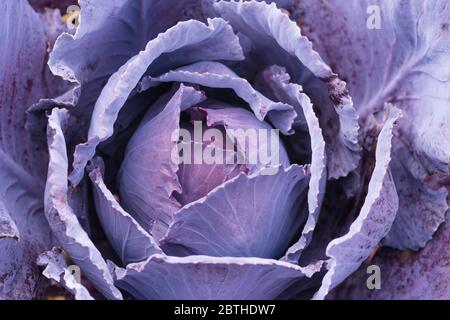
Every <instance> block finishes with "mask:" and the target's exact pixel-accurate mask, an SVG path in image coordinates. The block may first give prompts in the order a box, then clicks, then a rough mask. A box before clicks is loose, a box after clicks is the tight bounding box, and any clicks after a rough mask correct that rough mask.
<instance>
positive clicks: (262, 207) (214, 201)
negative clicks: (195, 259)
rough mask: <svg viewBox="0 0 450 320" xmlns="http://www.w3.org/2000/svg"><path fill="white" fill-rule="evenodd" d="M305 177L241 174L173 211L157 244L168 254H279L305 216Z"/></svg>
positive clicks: (299, 172)
mask: <svg viewBox="0 0 450 320" xmlns="http://www.w3.org/2000/svg"><path fill="white" fill-rule="evenodd" d="M308 182H309V177H308V176H307V174H306V173H305V171H304V169H303V168H302V167H299V166H297V165H293V166H291V167H289V168H287V169H280V170H278V173H277V174H276V175H251V176H247V175H245V174H243V173H241V174H239V175H238V176H237V177H235V178H233V179H231V180H229V181H227V182H225V183H224V184H222V185H220V186H219V187H217V188H216V189H214V190H212V191H211V192H210V193H209V194H208V195H207V196H205V197H204V198H202V199H199V200H198V201H195V202H193V203H191V204H188V205H186V206H185V207H183V208H182V209H181V210H180V211H178V212H177V213H175V215H174V218H173V221H172V223H171V225H170V227H169V229H168V231H167V234H166V235H165V236H164V238H163V239H161V242H160V243H161V246H162V247H163V249H164V251H165V252H168V253H169V254H171V255H183V256H184V255H209V256H218V257H223V256H233V257H260V258H279V257H281V256H282V255H283V254H284V252H285V251H286V249H287V247H288V245H289V243H290V241H292V239H294V237H295V235H296V234H297V232H298V230H299V228H300V226H301V224H302V223H303V222H304V221H305V220H306V206H307V204H306V201H307V200H306V192H305V191H306V189H307V187H308Z"/></svg>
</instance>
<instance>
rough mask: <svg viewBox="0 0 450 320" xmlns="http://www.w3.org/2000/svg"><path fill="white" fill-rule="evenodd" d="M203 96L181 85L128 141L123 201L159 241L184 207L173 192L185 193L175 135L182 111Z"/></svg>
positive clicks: (121, 188)
mask: <svg viewBox="0 0 450 320" xmlns="http://www.w3.org/2000/svg"><path fill="white" fill-rule="evenodd" d="M203 99H204V95H203V93H201V92H199V91H196V90H195V89H193V88H192V87H186V86H184V85H181V87H180V89H178V90H177V92H176V93H175V94H174V95H173V96H172V97H170V100H169V101H168V102H167V98H166V97H165V96H163V97H162V98H161V99H160V101H158V102H156V105H154V106H152V108H150V110H149V112H148V113H147V115H146V116H145V117H144V119H143V121H142V122H141V125H140V126H139V128H138V130H137V131H136V132H135V133H134V135H133V137H132V138H131V140H130V141H129V143H128V147H127V150H126V152H125V159H124V160H123V162H122V166H121V168H120V171H119V175H118V181H119V191H120V197H121V200H122V204H123V206H124V208H125V209H126V210H128V211H129V212H130V214H132V215H133V217H134V218H135V219H136V220H137V221H138V222H139V223H140V224H141V225H142V226H143V227H144V229H145V230H146V231H147V232H150V233H151V234H152V235H153V236H154V237H155V238H156V240H159V238H160V237H162V236H163V235H164V233H165V231H166V229H167V227H168V226H169V224H170V221H171V219H172V216H173V214H174V212H175V211H176V210H178V209H179V208H180V204H179V203H178V202H177V201H176V199H174V197H173V195H172V193H173V192H174V191H177V192H181V186H180V184H179V181H178V177H177V174H176V173H177V170H178V165H177V164H176V163H174V162H173V161H172V149H173V148H174V145H175V144H176V141H172V140H171V137H172V134H173V133H174V132H175V131H176V130H177V129H179V127H180V126H179V122H180V112H181V111H182V110H184V109H186V108H189V107H190V106H191V105H194V104H197V103H198V102H200V101H202V100H203ZM160 109H162V111H161V110H160ZM159 111H160V113H157V112H159ZM155 113H157V114H156V115H155Z"/></svg>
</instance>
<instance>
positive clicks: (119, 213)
mask: <svg viewBox="0 0 450 320" xmlns="http://www.w3.org/2000/svg"><path fill="white" fill-rule="evenodd" d="M88 170H89V171H90V172H89V177H90V178H91V181H92V187H93V189H94V203H95V207H96V209H97V215H98V217H99V219H100V222H101V224H102V227H103V230H104V232H105V233H106V236H107V238H108V240H109V242H110V243H111V245H112V246H113V248H114V250H115V251H116V253H117V255H118V256H119V257H120V259H121V260H122V262H123V264H124V265H127V264H128V263H132V262H140V261H143V260H146V259H147V258H148V257H150V256H151V255H152V254H156V253H162V251H161V250H160V249H159V247H158V245H157V244H156V242H155V240H153V238H152V236H150V235H149V234H148V233H147V232H146V231H145V230H144V229H143V228H142V227H141V226H140V225H139V224H138V223H137V222H136V221H135V220H134V219H133V218H132V217H131V216H130V215H129V214H128V213H127V212H126V211H125V210H123V209H122V207H121V206H120V204H119V203H118V201H117V200H116V198H115V197H114V195H113V194H112V193H111V191H109V190H108V187H107V186H106V185H105V183H104V182H103V177H102V171H103V162H102V160H101V159H100V158H95V159H94V160H92V164H91V165H90V167H88Z"/></svg>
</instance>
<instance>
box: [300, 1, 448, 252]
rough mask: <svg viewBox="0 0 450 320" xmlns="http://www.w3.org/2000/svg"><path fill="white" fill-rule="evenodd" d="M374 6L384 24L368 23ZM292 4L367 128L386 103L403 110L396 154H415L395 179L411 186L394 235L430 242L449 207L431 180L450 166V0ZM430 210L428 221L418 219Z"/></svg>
mask: <svg viewBox="0 0 450 320" xmlns="http://www.w3.org/2000/svg"><path fill="white" fill-rule="evenodd" d="M370 5H376V6H378V8H379V9H380V13H381V25H380V26H381V29H380V30H377V29H368V28H367V26H366V21H367V19H368V17H369V15H368V14H367V9H368V7H369V6H370ZM291 9H292V10H291V11H292V12H293V18H295V19H297V20H298V21H297V22H298V23H299V24H300V25H301V26H302V29H303V31H304V32H305V34H306V35H307V36H308V37H309V39H311V40H312V41H313V43H314V46H315V48H316V49H317V50H318V51H319V53H320V54H321V56H322V57H323V58H324V60H325V61H327V62H328V63H329V64H330V65H332V66H333V69H334V70H336V71H337V72H338V73H339V74H340V75H341V76H342V77H343V78H344V79H346V80H347V82H348V85H349V90H350V93H351V94H352V96H353V97H354V99H355V105H356V106H357V108H358V112H359V113H360V115H361V120H362V122H364V123H365V124H366V126H365V127H366V129H367V131H369V132H370V128H371V126H370V123H371V119H372V114H376V113H377V112H379V111H380V110H381V109H382V107H383V104H384V103H385V102H387V101H390V102H394V103H395V104H396V105H397V106H398V107H399V108H400V109H401V110H402V111H403V113H404V117H403V119H402V120H401V121H400V123H399V126H398V128H397V129H396V136H397V137H398V139H396V141H394V147H395V148H394V156H393V158H395V159H406V158H407V157H409V156H408V155H411V156H412V159H411V160H407V161H405V160H400V163H401V164H400V163H399V162H395V163H393V166H395V167H396V168H398V169H399V170H393V171H392V172H393V175H394V179H395V181H396V183H400V181H402V183H403V185H401V186H398V188H399V198H400V199H399V200H400V208H399V210H400V214H399V215H398V219H399V220H398V221H397V222H395V223H394V229H393V231H392V233H391V235H390V238H392V237H395V238H397V240H396V241H395V242H396V244H393V243H391V244H393V245H394V246H396V247H402V248H405V247H407V248H411V249H417V248H420V247H422V246H423V245H424V244H425V242H426V241H427V240H428V239H430V237H431V236H432V234H433V232H434V231H435V230H436V228H437V226H438V225H439V224H440V223H441V222H442V217H443V216H444V214H445V211H446V209H445V205H443V198H444V196H443V193H444V192H445V191H444V189H441V190H440V191H438V192H433V191H430V190H428V189H429V188H428V186H427V183H426V181H427V180H429V179H430V178H432V177H433V176H434V175H435V174H436V172H438V173H439V174H441V175H444V176H448V172H449V167H448V164H449V159H450V139H448V137H449V136H450V108H449V107H448V106H449V101H450V97H449V94H448V92H449V90H448V88H449V82H450V54H449V52H450V31H449V21H450V8H449V3H448V1H445V0H433V1H401V0H395V1H369V0H365V1H359V0H352V1H348V3H346V5H342V2H340V1H337V0H333V1H327V2H322V1H299V2H297V5H296V6H294V7H292V8H291ZM337 17H340V18H337ZM397 144H398V145H399V146H398V147H397ZM400 165H401V167H399V166H400ZM411 199H412V200H411ZM418 202H420V203H421V204H420V205H412V204H413V203H418ZM429 208H433V209H432V210H431V213H430V214H429V216H430V218H429V220H428V221H424V218H418V217H420V216H422V217H424V216H425V214H422V211H423V210H424V209H425V210H429ZM406 232H408V234H406ZM393 233H396V234H395V235H394V234H393Z"/></svg>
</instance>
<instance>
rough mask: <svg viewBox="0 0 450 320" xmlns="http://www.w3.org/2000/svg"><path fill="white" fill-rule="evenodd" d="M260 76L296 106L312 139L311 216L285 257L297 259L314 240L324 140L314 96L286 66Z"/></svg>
mask: <svg viewBox="0 0 450 320" xmlns="http://www.w3.org/2000/svg"><path fill="white" fill-rule="evenodd" d="M260 80H261V81H262V82H263V83H264V86H266V87H269V88H270V90H271V92H272V94H273V95H274V96H275V97H276V98H277V99H278V100H280V101H284V102H286V103H289V104H290V105H292V106H294V108H295V110H296V111H297V114H299V117H298V119H296V122H297V123H298V122H300V121H304V122H305V124H306V127H307V130H308V132H309V138H310V140H311V143H310V145H311V153H312V155H311V166H310V171H311V179H310V181H309V190H308V210H309V216H308V220H307V222H306V224H305V226H304V227H303V231H302V236H301V237H300V239H299V240H298V241H297V242H296V243H295V244H294V245H293V246H292V247H291V248H289V250H288V252H287V253H286V257H285V259H287V260H288V261H292V262H297V261H298V259H299V256H300V254H301V252H302V250H303V249H304V248H305V247H306V246H307V245H308V244H309V242H310V241H311V238H312V233H313V231H314V229H315V226H316V224H317V219H318V216H319V212H320V208H321V205H322V200H323V196H324V193H325V186H326V174H327V170H326V154H325V141H324V139H323V136H322V130H321V128H320V126H319V120H318V119H317V117H316V115H315V113H314V110H313V105H312V103H311V100H310V99H309V97H308V96H307V95H306V94H305V93H303V89H302V87H301V86H300V85H298V84H294V83H290V82H289V80H290V77H289V75H288V74H287V73H286V70H285V69H284V68H282V67H279V66H271V67H269V68H268V69H266V70H264V71H263V72H262V74H261V79H260ZM303 119H304V120H303ZM294 143H295V142H294Z"/></svg>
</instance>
